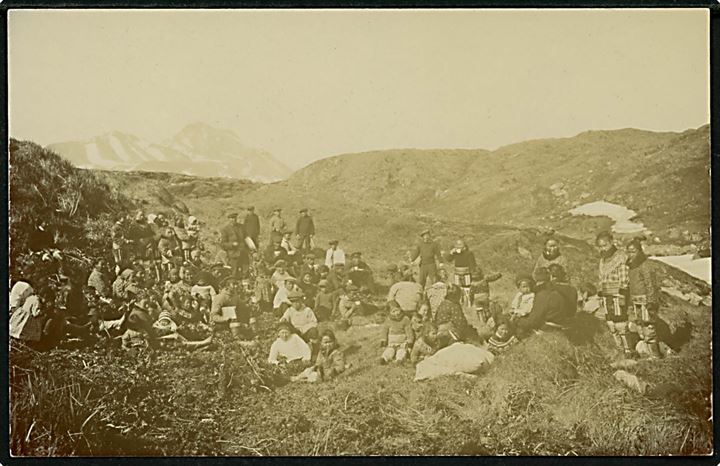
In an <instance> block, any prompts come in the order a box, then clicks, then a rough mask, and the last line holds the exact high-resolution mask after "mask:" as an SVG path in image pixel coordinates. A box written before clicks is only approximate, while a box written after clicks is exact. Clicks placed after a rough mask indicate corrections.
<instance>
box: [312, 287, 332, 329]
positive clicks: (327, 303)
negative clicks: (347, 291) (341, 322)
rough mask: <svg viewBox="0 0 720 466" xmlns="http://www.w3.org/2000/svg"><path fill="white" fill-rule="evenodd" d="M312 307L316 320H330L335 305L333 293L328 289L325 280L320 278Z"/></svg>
mask: <svg viewBox="0 0 720 466" xmlns="http://www.w3.org/2000/svg"><path fill="white" fill-rule="evenodd" d="M314 304H315V305H314V307H313V309H314V310H315V316H316V317H317V319H318V321H320V322H323V321H326V320H330V317H331V316H332V312H333V308H334V307H335V294H334V293H332V292H331V291H329V290H328V283H327V280H320V282H319V283H318V291H317V294H316V295H315V303H314Z"/></svg>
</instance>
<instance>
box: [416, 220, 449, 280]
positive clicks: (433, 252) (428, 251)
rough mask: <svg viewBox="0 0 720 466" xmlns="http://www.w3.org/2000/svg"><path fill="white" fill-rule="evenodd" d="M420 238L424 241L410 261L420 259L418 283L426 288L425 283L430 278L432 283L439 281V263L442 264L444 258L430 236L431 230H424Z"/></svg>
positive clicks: (417, 247)
mask: <svg viewBox="0 0 720 466" xmlns="http://www.w3.org/2000/svg"><path fill="white" fill-rule="evenodd" d="M420 238H422V241H420V243H419V244H418V245H417V246H416V247H415V250H414V251H413V253H412V254H411V255H410V261H411V262H415V261H416V260H417V259H418V258H420V273H419V274H418V283H419V284H420V286H422V287H423V288H425V282H426V281H427V279H428V278H430V283H435V282H436V281H437V262H438V261H439V262H442V256H441V254H440V246H439V245H438V244H437V243H436V242H435V241H433V239H432V237H431V236H430V230H423V231H422V232H421V233H420Z"/></svg>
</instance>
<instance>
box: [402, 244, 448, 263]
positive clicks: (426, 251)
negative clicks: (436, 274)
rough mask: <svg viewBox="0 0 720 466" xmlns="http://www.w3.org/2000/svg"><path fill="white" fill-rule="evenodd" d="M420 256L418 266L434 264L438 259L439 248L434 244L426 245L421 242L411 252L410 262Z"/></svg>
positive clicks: (439, 256)
mask: <svg viewBox="0 0 720 466" xmlns="http://www.w3.org/2000/svg"><path fill="white" fill-rule="evenodd" d="M418 256H420V265H427V264H434V263H435V259H436V258H437V259H440V258H441V255H440V246H439V245H438V244H437V243H436V242H435V241H431V242H429V243H426V242H425V241H421V242H420V243H419V244H418V245H417V246H416V247H415V251H413V253H412V256H411V257H410V260H413V261H414V260H415V259H417V258H418Z"/></svg>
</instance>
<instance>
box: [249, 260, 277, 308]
mask: <svg viewBox="0 0 720 466" xmlns="http://www.w3.org/2000/svg"><path fill="white" fill-rule="evenodd" d="M253 291H254V296H253V298H254V299H253V301H254V302H255V303H256V304H257V305H258V307H259V308H260V311H261V312H270V311H271V310H272V308H273V297H274V296H273V294H272V284H271V283H270V273H269V272H268V269H267V267H258V268H257V277H256V278H255V289H254V290H253Z"/></svg>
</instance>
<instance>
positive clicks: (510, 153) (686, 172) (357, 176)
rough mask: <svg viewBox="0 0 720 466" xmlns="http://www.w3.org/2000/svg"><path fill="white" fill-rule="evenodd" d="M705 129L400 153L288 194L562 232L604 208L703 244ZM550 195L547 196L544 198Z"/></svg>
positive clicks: (363, 158)
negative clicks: (580, 211)
mask: <svg viewBox="0 0 720 466" xmlns="http://www.w3.org/2000/svg"><path fill="white" fill-rule="evenodd" d="M709 166H710V145H709V127H708V126H703V127H700V128H698V129H693V130H688V131H685V132H683V133H654V132H649V131H640V130H633V129H627V130H617V131H589V132H586V133H581V134H579V135H577V136H575V137H572V138H564V139H543V140H536V141H527V142H522V143H519V144H513V145H510V146H506V147H502V148H500V149H498V150H495V151H493V152H487V151H482V150H477V151H448V150H436V151H432V150H429V151H427V150H425V151H419V150H402V151H383V152H370V153H362V154H349V155H343V156H338V157H333V158H329V159H324V160H320V161H318V162H315V163H314V164H311V165H309V166H308V167H306V168H304V169H302V170H300V171H298V172H297V173H295V174H294V175H293V176H292V177H291V178H290V179H289V180H288V181H287V183H286V184H287V186H288V188H289V189H291V190H294V191H296V192H306V193H308V195H309V196H312V197H318V198H325V199H327V200H330V201H331V202H333V201H338V200H343V201H344V200H347V201H355V200H357V201H358V203H360V204H361V205H362V204H363V203H365V202H373V203H376V204H378V205H387V206H390V207H403V208H411V209H414V210H416V211H418V212H422V213H425V214H430V213H431V214H436V215H439V216H442V217H450V218H458V219H466V220H468V221H472V222H478V223H484V224H510V225H516V226H534V225H543V226H550V227H554V228H556V229H558V230H562V229H566V230H567V233H568V234H571V235H573V234H574V233H576V232H577V231H576V230H575V228H573V227H574V226H575V223H574V222H573V221H572V220H571V219H569V218H568V217H569V214H568V213H567V211H568V210H569V209H570V208H572V207H573V206H576V205H579V204H582V203H586V202H592V201H595V200H602V199H604V200H606V201H609V202H614V203H619V204H621V205H624V206H626V207H628V208H630V209H632V210H635V211H636V212H637V213H638V216H639V218H640V219H641V220H642V221H644V222H645V223H646V226H648V227H649V228H650V229H652V230H653V231H654V232H656V233H657V234H659V235H660V236H661V238H663V239H665V238H667V237H668V236H669V235H670V230H671V229H673V228H674V229H679V230H680V231H684V230H689V231H691V232H700V233H702V234H703V235H705V236H708V226H709V224H710V178H709ZM552 188H554V189H552Z"/></svg>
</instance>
